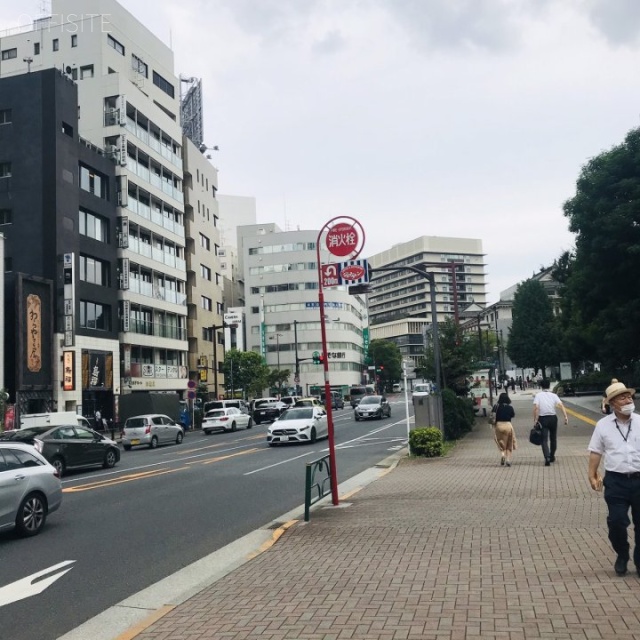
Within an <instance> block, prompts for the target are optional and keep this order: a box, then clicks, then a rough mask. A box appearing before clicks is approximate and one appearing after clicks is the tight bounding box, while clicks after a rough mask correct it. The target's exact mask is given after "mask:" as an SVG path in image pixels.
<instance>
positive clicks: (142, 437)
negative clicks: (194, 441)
mask: <svg viewBox="0 0 640 640" xmlns="http://www.w3.org/2000/svg"><path fill="white" fill-rule="evenodd" d="M183 438H184V431H183V430H182V427H181V426H180V425H179V424H176V423H175V422H174V421H173V420H172V419H171V418H169V416H164V415H162V414H159V413H150V414H147V415H143V416H133V417H132V418H127V421H126V422H125V423H124V430H123V433H122V446H123V447H124V450H125V451H129V450H130V449H131V447H137V446H138V445H146V446H148V447H149V448H150V449H155V448H156V447H157V446H158V445H160V444H171V443H172V442H175V443H176V444H180V443H181V442H182V439H183Z"/></svg>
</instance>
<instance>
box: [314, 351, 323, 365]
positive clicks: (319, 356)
mask: <svg viewBox="0 0 640 640" xmlns="http://www.w3.org/2000/svg"><path fill="white" fill-rule="evenodd" d="M323 362H324V355H323V354H322V353H320V352H319V351H314V352H313V364H322V363H323Z"/></svg>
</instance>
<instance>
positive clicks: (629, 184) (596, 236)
mask: <svg viewBox="0 0 640 640" xmlns="http://www.w3.org/2000/svg"><path fill="white" fill-rule="evenodd" d="M564 214H565V216H566V217H567V218H568V219H569V228H570V230H571V231H573V232H574V233H575V234H576V246H575V251H574V253H573V254H571V255H568V256H565V258H564V264H558V265H557V266H558V271H559V272H561V273H562V275H564V278H565V280H564V290H563V291H562V294H563V303H562V310H563V316H565V317H564V318H563V326H564V328H565V331H567V330H568V329H569V328H570V329H571V331H570V332H569V333H568V334H567V333H565V335H564V338H565V340H566V342H567V344H568V345H569V346H570V347H571V348H572V349H573V352H574V354H575V353H576V352H577V351H581V352H582V356H583V357H590V358H591V359H595V360H599V361H601V362H603V363H604V364H605V366H614V365H617V366H620V365H631V363H632V362H633V361H634V360H637V359H638V358H639V357H640V332H639V331H638V330H637V325H638V322H639V321H640V278H638V277H636V274H638V273H639V269H640V129H632V130H631V131H629V133H628V134H627V136H626V137H625V140H624V142H623V143H622V144H620V145H618V146H615V147H613V148H612V149H610V150H608V151H605V152H603V153H601V154H600V155H598V156H596V157H595V158H592V159H591V160H590V161H589V162H588V163H587V164H586V165H585V166H584V167H583V168H582V171H581V173H580V177H579V178H578V181H577V183H576V194H575V196H574V197H573V198H571V199H570V200H568V201H567V202H566V203H565V204H564Z"/></svg>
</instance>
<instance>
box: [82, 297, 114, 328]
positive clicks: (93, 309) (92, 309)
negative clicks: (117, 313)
mask: <svg viewBox="0 0 640 640" xmlns="http://www.w3.org/2000/svg"><path fill="white" fill-rule="evenodd" d="M80 327H82V328H83V329H96V330H98V331H111V307H109V305H106V304H98V303H97V302H89V301H87V300H80Z"/></svg>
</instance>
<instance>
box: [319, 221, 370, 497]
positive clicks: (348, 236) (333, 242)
mask: <svg viewBox="0 0 640 640" xmlns="http://www.w3.org/2000/svg"><path fill="white" fill-rule="evenodd" d="M345 220H346V222H345ZM336 221H340V222H336ZM332 223H334V224H332ZM325 231H326V243H327V249H328V250H329V253H331V254H332V255H334V256H339V257H345V256H349V259H355V258H356V257H357V256H358V255H359V254H360V251H362V247H363V246H364V230H363V229H362V227H361V226H360V223H359V222H358V221H357V220H354V219H353V218H345V217H344V216H341V217H338V218H332V219H331V220H329V222H327V223H326V224H325V225H324V227H323V228H322V229H320V232H319V233H318V241H317V242H316V257H317V261H318V304H319V305H320V333H321V336H322V366H323V369H324V397H325V403H326V410H327V430H328V432H329V470H330V473H331V499H332V502H333V504H334V506H337V505H338V504H339V503H340V500H339V497H338V471H337V468H336V448H335V436H334V428H333V409H332V404H333V403H332V402H331V383H330V382H329V358H328V357H327V356H328V354H327V325H326V321H325V313H324V311H325V309H324V288H323V284H322V282H323V269H322V266H323V265H322V261H321V259H320V240H321V238H322V234H323V233H325ZM360 235H361V236H362V242H361V241H360Z"/></svg>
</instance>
